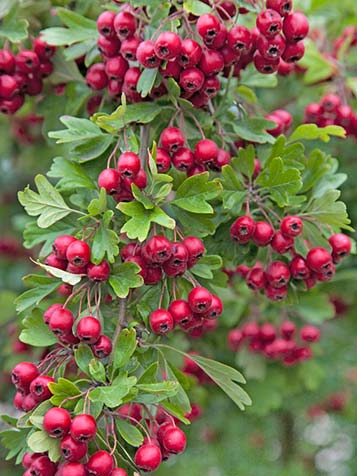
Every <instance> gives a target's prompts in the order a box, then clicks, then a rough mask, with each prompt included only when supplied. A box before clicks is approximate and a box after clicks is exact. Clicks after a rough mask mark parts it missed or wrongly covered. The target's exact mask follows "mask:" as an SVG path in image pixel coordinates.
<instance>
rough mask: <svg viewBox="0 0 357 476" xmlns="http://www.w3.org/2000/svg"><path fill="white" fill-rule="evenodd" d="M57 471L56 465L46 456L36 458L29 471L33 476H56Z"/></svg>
mask: <svg viewBox="0 0 357 476" xmlns="http://www.w3.org/2000/svg"><path fill="white" fill-rule="evenodd" d="M56 471H57V465H56V463H53V462H52V461H51V460H50V459H49V457H48V456H45V455H43V456H39V457H38V458H36V459H35V461H33V463H32V464H31V466H30V469H29V472H30V475H31V476H54V474H55V473H56Z"/></svg>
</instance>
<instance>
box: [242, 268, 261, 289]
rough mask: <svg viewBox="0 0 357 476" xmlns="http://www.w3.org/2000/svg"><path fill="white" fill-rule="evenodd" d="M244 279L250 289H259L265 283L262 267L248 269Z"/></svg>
mask: <svg viewBox="0 0 357 476" xmlns="http://www.w3.org/2000/svg"><path fill="white" fill-rule="evenodd" d="M245 280H246V283H247V285H248V287H249V288H250V289H252V290H253V291H259V290H260V289H263V288H264V286H265V284H266V278H265V272H264V270H263V269H262V268H252V269H251V270H250V271H248V273H247V276H246V278H245Z"/></svg>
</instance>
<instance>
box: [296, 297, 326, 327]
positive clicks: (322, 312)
mask: <svg viewBox="0 0 357 476" xmlns="http://www.w3.org/2000/svg"><path fill="white" fill-rule="evenodd" d="M294 312H296V313H297V314H298V315H299V316H301V317H302V318H303V319H304V320H306V321H307V322H309V323H311V324H317V325H319V324H322V323H323V322H324V321H325V320H327V319H333V318H334V317H335V308H334V306H333V304H332V303H331V300H330V297H329V296H328V295H327V294H322V293H317V292H312V294H302V295H301V296H300V298H299V301H298V303H296V304H294Z"/></svg>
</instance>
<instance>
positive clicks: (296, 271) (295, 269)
mask: <svg viewBox="0 0 357 476" xmlns="http://www.w3.org/2000/svg"><path fill="white" fill-rule="evenodd" d="M289 267H290V272H291V276H292V277H293V278H294V279H307V278H309V277H310V274H311V271H310V268H309V267H308V265H307V263H306V261H305V260H304V258H303V257H302V256H300V255H297V256H295V257H294V258H293V259H292V260H291V262H290V266H289Z"/></svg>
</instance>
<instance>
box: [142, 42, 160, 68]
mask: <svg viewBox="0 0 357 476" xmlns="http://www.w3.org/2000/svg"><path fill="white" fill-rule="evenodd" d="M136 57H137V59H138V61H139V63H140V64H141V65H143V66H144V67H145V68H149V69H150V68H157V67H159V66H160V64H161V60H160V58H158V57H157V56H156V53H155V44H154V42H153V41H151V40H145V41H142V42H141V43H140V45H139V46H138V49H137V50H136Z"/></svg>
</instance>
